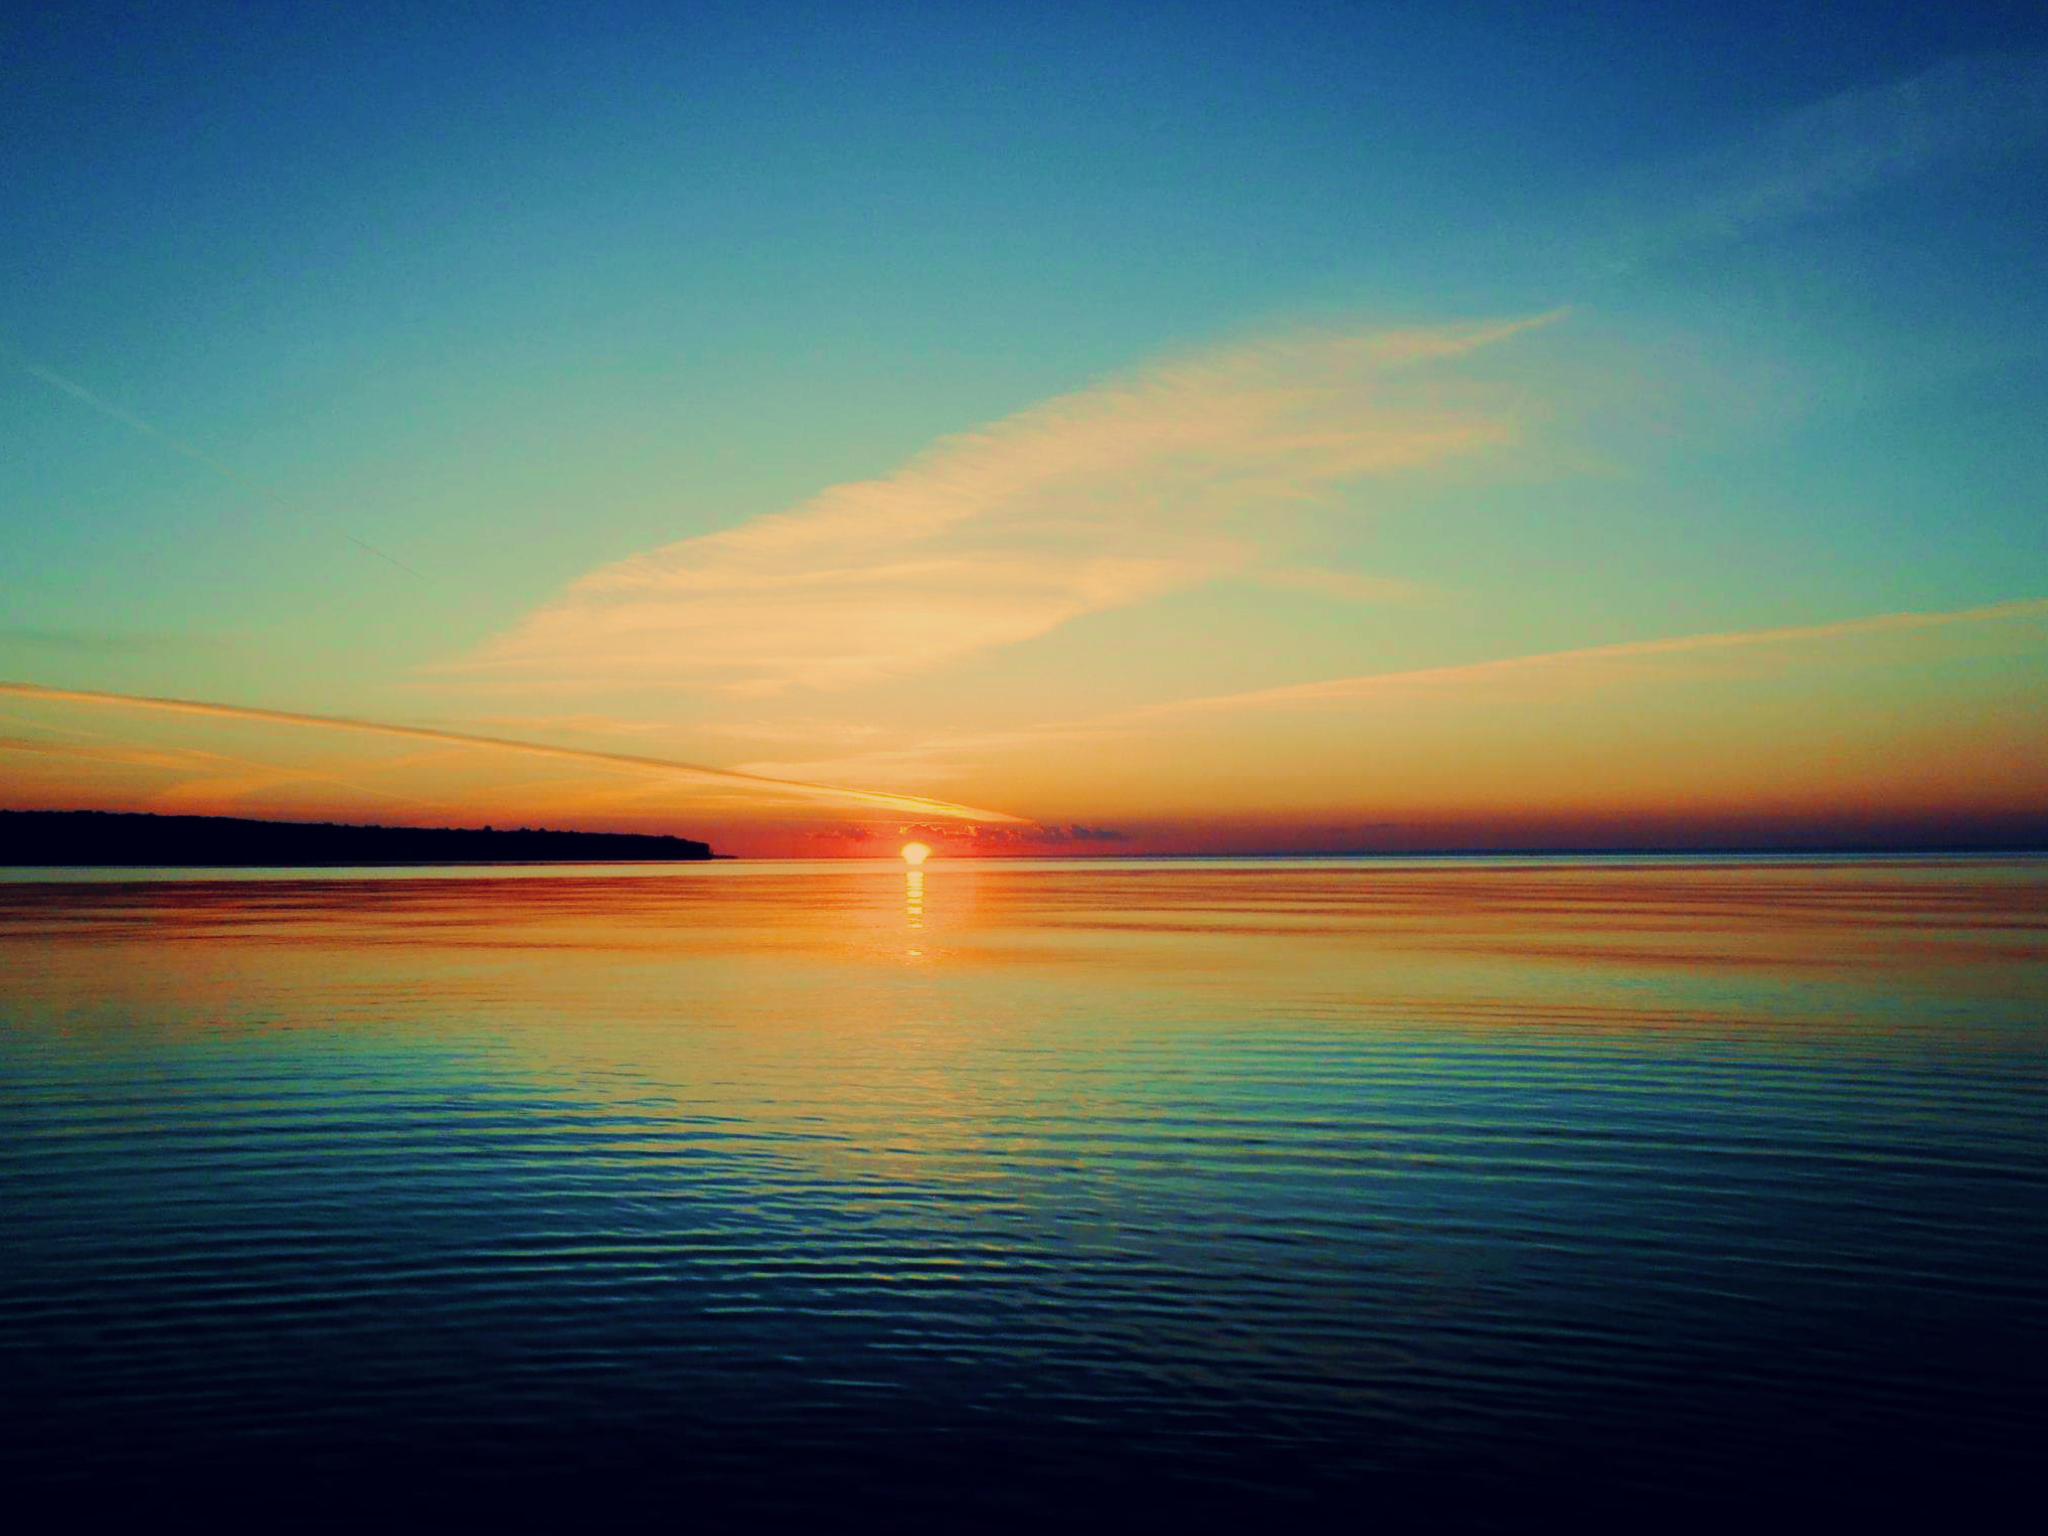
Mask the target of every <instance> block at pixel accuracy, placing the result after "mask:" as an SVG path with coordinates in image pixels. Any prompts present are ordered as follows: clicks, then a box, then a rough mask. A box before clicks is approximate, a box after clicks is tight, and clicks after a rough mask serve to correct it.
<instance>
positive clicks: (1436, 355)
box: [436, 316, 1550, 695]
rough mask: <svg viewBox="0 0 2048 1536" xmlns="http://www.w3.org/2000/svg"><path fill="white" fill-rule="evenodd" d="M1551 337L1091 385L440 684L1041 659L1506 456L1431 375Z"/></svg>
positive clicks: (1331, 337)
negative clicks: (1073, 635)
mask: <svg viewBox="0 0 2048 1536" xmlns="http://www.w3.org/2000/svg"><path fill="white" fill-rule="evenodd" d="M1548 318H1550V317H1549V316H1539V317H1537V318H1536V319H1532V320H1519V321H1512V322H1508V323H1504V324H1492V325H1478V326H1464V327H1444V328H1438V329H1430V330H1413V331H1343V332H1335V333H1328V334H1307V335H1299V336H1294V337H1291V338H1288V339H1285V340H1279V341H1269V342H1263V343H1258V344H1254V345H1249V346H1242V347H1236V348H1232V349H1227V350H1223V351H1218V352H1214V353H1211V354H1209V355H1206V356H1200V357H1196V358H1194V359H1191V360H1189V361H1185V362H1181V363H1176V364H1172V365H1168V366H1163V367H1157V368H1153V369H1150V370H1146V371H1143V372H1140V373H1137V374H1135V375H1132V376H1130V377H1127V378H1122V379H1118V380H1114V381H1112V382H1109V383H1105V384H1101V385H1097V386H1095V387H1093V388H1090V389H1085V390H1082V391H1080V392H1078V393H1076V394H1071V395H1066V396H1063V397H1061V398H1059V399H1055V400H1052V401H1048V402H1046V403H1045V404H1043V405H1039V406H1036V407H1034V408H1032V409H1030V410H1027V411H1024V412H1022V413H1020V414H1018V415H1015V416H1012V417H1009V418H1007V419H1005V420H1003V421H999V422H996V423H995V424H993V425H991V426H989V427H985V428H983V429H981V430H978V431H974V432H968V433H963V434H961V435H959V436H957V437H952V438H947V439H944V440H942V441H940V442H939V443H937V444H935V445H934V446H933V447H932V448H930V449H929V450H927V451H926V452H924V453H923V454H920V455H919V456H918V457H917V458H915V459H913V460H911V461H910V462H909V463H908V464H906V465H904V466H903V468H901V469H899V470H898V471H896V472H895V473H894V474H892V475H889V476H887V477H886V478H884V479H880V480H870V481H862V482H859V483H854V484H847V485H839V486H834V487H832V488H830V489H829V490H826V491H824V492H822V493H820V494H819V495H817V496H816V497H814V498H812V499H811V500H810V501H808V502H806V503H804V504H803V505H801V506H798V507H796V508H794V509H792V510H790V511H787V512H783V513H779V514H777V515H774V516H770V517H763V518H759V519H757V520H755V521H753V522H751V523H748V524H745V525H744V526H741V527H738V528H734V529H730V530H727V531H725V532H721V533H714V534H708V535H705V536H703V537H700V538H693V539H686V540H683V541H682V542H680V543H676V544H671V545H669V546H667V547H665V548H662V549H657V550H654V551H652V552H651V553H648V554H644V555H639V556H635V557H633V558H632V559H628V560H622V561H619V562H617V563H615V564H612V565H608V566H604V567H602V568H601V569H599V570H596V571H593V572H591V573H590V574H589V575H587V576H585V577H583V578H582V579H581V580H579V581H577V582H575V583H574V584H573V585H572V586H571V587H570V588H569V589H568V590H567V591H566V592H565V593H563V595H562V596H561V597H560V598H558V599H557V600H556V601H554V602H553V603H550V604H548V605H547V606H546V607H544V608H542V609H540V610H539V611H537V612H535V613H533V614H531V615H529V616H528V617H527V618H526V619H524V620H523V621H521V622H520V623H519V624H518V625H516V626H515V627H514V628H513V629H511V630H510V631H508V632H507V633H505V634H503V635H500V636H499V637H498V638H496V639H495V640H492V641H490V642H489V643H488V644H486V645H484V646H483V647H481V648H480V649H479V650H477V651H476V652H474V653H473V654H471V655H470V656H468V657H465V658H462V659H461V660H459V661H456V662H453V663H450V664H448V665H446V666H444V667H441V668H438V669H436V670H437V671H438V672H440V673H442V674H443V675H453V676H461V677H466V678H473V679H479V680H482V679H489V680H516V681H527V682H532V681H556V682H574V683H579V684H587V685H645V684H650V683H654V684H674V685H681V686H688V687H692V688H700V689H703V688H709V689H717V690H721V691H725V692H728V693H739V694H757V695H760V694H773V693H777V692H781V691H783V690H786V689H789V688H795V687H806V688H836V687H842V686H848V685H852V684H856V683H861V682H866V681H870V680H873V679H877V678H883V677H890V676H896V675H900V674H904V673H909V672H915V671H920V670H923V669H925V668H928V667H931V666H933V665H935V664H938V663H942V662H945V661H947V660H950V659H952V658H955V657H959V656H963V655H968V654H971V653H974V652H979V651H986V650H988V649H991V648H993V647H999V646H1006V645H1012V644H1016V643H1018V642H1020V641H1024V640H1029V639H1032V638H1034V637H1036V636H1038V635H1042V634H1044V633H1046V632H1047V631H1049V630H1051V629H1053V628H1055V627H1057V626H1059V625H1061V624H1063V623H1066V622H1067V621H1069V620H1071V619H1074V618H1077V617H1079V616H1081V615H1083V614H1087V613H1092V612H1097V611H1100V610H1103V609H1107V608H1114V607H1118V606H1120V605H1123V604H1127V603H1131V602H1135V601H1137V600H1139V599H1142V598H1146V597H1150V596H1153V595H1156V594H1159V593H1163V592H1167V591H1171V590H1175V589H1179V588H1184V587H1188V586H1192V585H1194V584H1196V583H1199V582H1202V581H1205V580H1209V579H1211V578H1213V577H1216V576H1219V575H1223V574H1228V573H1236V572H1241V571H1245V570H1249V569H1253V568H1256V567H1259V566H1261V565H1263V564H1265V563H1266V561H1267V557H1268V556H1269V555H1270V554H1271V553H1272V552H1273V546H1274V545H1275V544H1276V543H1277V542H1280V541H1281V540H1282V539H1283V538H1284V530H1285V527H1286V515H1287V514H1288V513H1289V512H1290V511H1294V510H1298V509H1300V508H1301V507H1303V506H1304V505H1305V504H1308V503H1312V502H1314V501H1315V500H1316V499H1317V498H1319V497H1321V496H1324V495H1326V494H1327V493H1328V492H1329V491H1330V490H1331V489H1333V488H1334V487H1337V486H1339V485H1343V484H1346V483H1349V482H1354V481H1358V480H1361V479H1364V478H1367V477H1371V476H1375V475H1386V474H1393V473H1398V472H1401V471H1406V470H1412V469H1415V468H1417V467H1420V466H1423V465H1428V464H1432V463H1436V462H1438V461H1441V460H1445V459H1449V458H1453V457H1457V456H1461V455H1470V454H1474V453H1478V452H1480V451H1482V450H1484V449H1488V448H1494V447H1498V446H1500V445H1502V444H1505V443H1508V442H1510V441H1512V440H1514V439H1515V437H1516V436H1517V433H1518V422H1517V420H1516V416H1515V413H1514V410H1513V409H1512V408H1511V407H1510V406H1509V405H1507V404H1506V403H1504V402H1503V401H1501V400H1497V399H1492V398H1489V397H1485V396H1483V395H1481V394H1478V393H1476V392H1474V391H1473V390H1472V389H1471V388H1469V387H1465V388H1459V387H1456V385H1455V381H1454V380H1448V379H1446V377H1445V376H1444V375H1443V373H1442V372H1441V371H1440V369H1439V368H1436V367H1432V366H1431V365H1445V364H1449V363H1452V362H1455V361H1456V360H1457V359H1460V358H1463V357H1466V356H1469V355H1470V354H1472V353H1474V352H1476V351H1478V350H1480V349H1482V348H1484V347H1487V346H1490V345H1493V344H1496V343H1499V342H1501V341H1503V340H1505V339H1507V338H1508V337H1511V336H1513V335H1515V334H1516V333H1518V332H1520V331H1523V330H1526V329H1528V328H1529V327H1530V326H1533V325H1537V324H1541V323H1542V322H1543V321H1544V320H1546V319H1548ZM1349 595H1353V596H1359V595H1365V594H1364V589H1362V588H1357V587H1354V588H1352V589H1350V591H1349Z"/></svg>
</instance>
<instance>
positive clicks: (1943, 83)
mask: <svg viewBox="0 0 2048 1536" xmlns="http://www.w3.org/2000/svg"><path fill="white" fill-rule="evenodd" d="M2044 144H2048V54H2044V53H2033V54H2020V55H2010V54H2002V55H2001V54H1992V55H1979V56H1974V57H1961V58H1952V59H1947V60H1944V61H1943V62H1942V63H1940V64H1938V65H1936V66H1935V67H1934V68H1932V69H1929V70H1926V71H1924V72H1922V73H1921V74H1918V75H1913V76H1910V77H1908V78H1906V79H1903V80H1894V81H1890V82H1887V83H1886V84H1884V85H1880V86H1872V87H1866V88H1864V89H1861V90H1855V91H1846V92H1843V93H1842V94H1840V95H1837V96H1831V97H1828V98H1827V99H1826V100H1824V101H1818V102H1814V103H1812V104H1811V105H1809V106H1805V107H1801V108H1799V109H1797V110H1796V111H1792V112H1788V113H1786V114H1784V115H1783V116H1781V117H1778V118H1775V119H1773V120H1772V121H1770V122H1768V123H1766V124H1765V125H1764V126H1763V127H1762V128H1761V129H1759V130H1758V131H1757V132H1755V133H1753V134H1751V135H1749V136H1748V137H1747V138H1744V139H1741V140H1738V141H1737V142H1735V143H1733V144H1730V145H1728V146H1726V147H1724V148H1722V149H1720V150H1718V151H1716V152H1714V153H1712V154H1708V155H1700V156H1696V157H1694V158H1693V159H1691V160H1688V161H1685V162H1682V163H1680V164H1678V165H1674V166H1667V167H1666V168H1665V169H1664V171H1663V172H1662V174H1661V176H1660V181H1661V182H1662V183H1663V184H1664V185H1666V186H1671V187H1683V188H1686V189H1688V193H1687V197H1686V199H1685V201H1684V202H1683V203H1682V204H1680V205H1677V206H1673V204H1672V202H1671V201H1669V200H1668V199H1664V202H1665V214H1664V216H1663V217H1662V218H1652V219H1651V220H1649V221H1648V222H1643V221H1641V220H1640V218H1638V219H1636V220H1634V221H1632V222H1633V223H1634V227H1633V228H1632V229H1630V230H1629V231H1628V232H1627V233H1626V234H1624V235H1623V236H1621V237H1620V238H1619V239H1618V240H1616V241H1615V242H1614V243H1613V245H1612V246H1611V247H1610V248H1609V249H1608V250H1607V251H1606V252H1604V253H1602V255H1601V256H1600V258H1599V259H1598V260H1597V261H1595V262H1594V263H1592V265H1593V266H1594V267H1595V268H1597V269H1599V270H1601V271H1604V272H1605V273H1607V274H1610V275H1611V274H1616V273H1620V272H1625V271H1627V270H1628V269H1630V268H1631V267H1633V266H1635V265H1636V264H1637V263H1638V262H1640V261H1643V260H1645V259H1648V258H1652V257H1655V256H1658V255H1660V254H1664V253H1668V252H1672V251H1678V250H1684V249H1688V248H1691V247H1694V246H1700V245H1712V244H1718V243H1721V242H1725V241H1730V240H1739V239H1741V238H1742V237H1743V236H1745V235H1747V234H1749V233H1751V232H1752V231H1754V230H1758V229H1762V228H1767V227H1769V226H1771V225H1776V224H1785V223H1791V222H1794V221H1796V220H1799V219H1804V218H1811V217H1815V216H1818V215H1821V214H1824V213H1827V212H1828V211H1830V210H1831V209H1834V208H1836V207H1838V206H1840V205H1841V204H1844V203H1847V202H1850V201H1852V200H1853V199H1855V198H1858V197H1862V196H1865V195H1867V194H1871V193H1875V192H1877V191H1880V190H1881V189H1883V188H1885V187H1887V186H1891V185H1894V184H1896V183H1901V182H1905V181H1909V180H1913V179H1915V178H1920V177H1925V176H1930V175H1934V174H1937V173H1940V172H1944V171H1948V172H1958V171H1962V170H1966V169H1968V168H1969V167H1971V166H1975V165H1982V164H1989V163H1993V162H1995V161H1997V160H1999V159H2001V158H2004V157H2007V156H2011V155H2016V154H2026V153H2030V152H2038V151H2039V150H2040V149H2041V148H2042V146H2043V145H2044ZM1692 189H1704V190H1700V191H1694V190H1692Z"/></svg>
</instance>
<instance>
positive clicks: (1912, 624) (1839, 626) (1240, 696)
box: [1121, 597, 2048, 720]
mask: <svg viewBox="0 0 2048 1536" xmlns="http://www.w3.org/2000/svg"><path fill="white" fill-rule="evenodd" d="M2043 618H2048V598H2040V597H2034V598H2022V599H2020V600H2018V601H2016V602H2010V603H1993V604H1990V605H1988V606H1986V607H1982V608H1960V609H1954V610H1951V611H1949V612H1946V613H1880V614H1872V615H1870V616H1869V617H1867V618H1860V619H1843V620H1841V621H1839V622H1837V623H1833V624H1805V625H1795V626H1787V627H1784V628H1779V629H1744V630H1732V631H1728V632H1725V633H1720V634H1705V635H1678V636H1673V637H1670V638H1667V639H1661V640H1624V641H1621V642H1619V643H1617V644H1614V645H1591V646H1584V647H1581V648H1579V649H1577V650H1569V651H1541V652H1537V653H1535V654H1533V655H1528V656H1503V657H1500V658H1498V659H1496V660H1493V661H1474V662H1465V663H1461V664H1459V665H1457V666H1448V667H1416V668H1411V669H1410V670H1407V671H1403V672H1368V673H1365V674H1363V675H1361V676H1357V677H1339V678H1331V679H1328V680H1326V681H1323V682H1314V683H1291V684H1288V685H1286V686H1285V687H1280V688H1259V689H1254V690H1252V691H1250V692H1247V693H1225V694H1216V695H1212V696H1210V697H1208V698H1200V699H1182V700H1179V701H1177V702H1174V703H1167V704H1151V705H1147V706H1145V707H1144V708H1142V709H1138V710H1134V711H1131V712H1130V713H1129V714H1127V715H1124V716H1122V717H1121V718H1123V719H1127V720H1134V719H1147V720H1156V719H1160V718H1163V717H1166V716H1171V715H1178V714H1197V713H1203V712H1206V711H1210V710H1230V709H1258V708H1266V707H1271V706H1285V705H1289V704H1325V703H1342V702H1344V701H1346V700H1349V699H1363V698H1368V697H1370V696H1371V695H1373V694H1375V693H1379V692H1382V691H1385V690H1386V689H1388V688H1394V687H1400V686H1404V685H1412V684H1417V683H1436V682H1447V683H1455V682H1458V681H1461V680H1467V679H1476V678H1483V677H1486V676H1488V675H1491V674H1495V673H1504V672H1520V671H1527V670H1532V669H1536V668H1543V667H1557V666H1569V665H1572V664H1575V663H1586V662H1603V661H1627V660H1632V659H1634V658H1636V657H1642V656H1670V655H1678V654H1681V653H1685V652H1696V651H1717V650H1733V649H1739V648H1747V647H1754V646H1769V645H1787V644H1800V643H1807V642H1812V641H1817V640H1836V639H1846V638H1848V637H1850V636H1853V635H1872V634H1884V633H1888V632H1895V631H1901V630H1920V629H1935V628H1941V627H1945V626H1948V625H1953V624H1978V623H1996V622H1998V621H2001V620H2013V619H2019V620H2026V619H2043Z"/></svg>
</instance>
